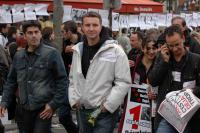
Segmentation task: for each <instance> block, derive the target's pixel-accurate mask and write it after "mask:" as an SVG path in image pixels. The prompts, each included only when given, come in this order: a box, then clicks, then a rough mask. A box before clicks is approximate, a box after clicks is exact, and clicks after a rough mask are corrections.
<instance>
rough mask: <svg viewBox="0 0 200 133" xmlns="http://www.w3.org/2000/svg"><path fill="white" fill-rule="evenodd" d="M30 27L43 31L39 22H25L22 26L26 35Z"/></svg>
mask: <svg viewBox="0 0 200 133" xmlns="http://www.w3.org/2000/svg"><path fill="white" fill-rule="evenodd" d="M28 27H38V28H39V30H40V31H41V29H42V27H41V24H40V22H39V21H37V20H28V21H25V22H24V23H23V24H22V30H23V33H25V32H26V31H27V28H28Z"/></svg>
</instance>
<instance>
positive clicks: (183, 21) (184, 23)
mask: <svg viewBox="0 0 200 133" xmlns="http://www.w3.org/2000/svg"><path fill="white" fill-rule="evenodd" d="M176 19H180V20H182V26H183V27H185V26H186V21H185V19H184V18H182V17H180V16H177V17H173V18H172V20H171V23H173V21H174V20H176Z"/></svg>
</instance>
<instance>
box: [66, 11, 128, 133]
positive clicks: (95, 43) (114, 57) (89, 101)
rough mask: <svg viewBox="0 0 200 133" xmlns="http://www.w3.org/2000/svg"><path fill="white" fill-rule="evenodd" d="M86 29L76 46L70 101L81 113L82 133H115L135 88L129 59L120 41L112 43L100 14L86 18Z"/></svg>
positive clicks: (91, 14)
mask: <svg viewBox="0 0 200 133" xmlns="http://www.w3.org/2000/svg"><path fill="white" fill-rule="evenodd" d="M82 30H83V32H84V35H85V37H83V42H80V43H78V44H77V45H75V46H74V47H73V49H74V52H73V60H72V67H71V70H70V75H69V79H70V85H69V91H68V92H69V95H68V96H69V102H70V105H71V107H72V108H73V109H75V110H76V111H77V117H78V118H77V119H78V124H79V128H80V132H81V133H111V132H113V129H114V126H115V124H116V121H117V116H118V108H119V106H120V104H121V103H122V102H123V100H124V97H125V95H126V94H127V92H128V89H129V88H130V86H131V76H130V68H129V63H128V59H127V56H126V54H125V53H124V51H123V49H122V48H121V47H119V46H118V45H116V41H114V40H110V37H109V34H108V31H107V30H106V28H104V27H102V19H101V16H100V15H99V14H98V13H95V12H88V13H87V14H86V15H84V16H83V18H82ZM95 111H96V112H95ZM94 112H95V113H94ZM90 118H94V119H93V122H94V123H92V124H91V121H90V120H91V119H90Z"/></svg>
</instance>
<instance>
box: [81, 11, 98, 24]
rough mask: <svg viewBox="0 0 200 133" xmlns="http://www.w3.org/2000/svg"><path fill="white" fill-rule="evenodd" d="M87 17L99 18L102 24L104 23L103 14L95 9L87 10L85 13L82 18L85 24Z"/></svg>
mask: <svg viewBox="0 0 200 133" xmlns="http://www.w3.org/2000/svg"><path fill="white" fill-rule="evenodd" d="M86 17H92V18H98V19H99V22H100V24H102V18H101V15H100V14H99V13H96V12H94V11H90V12H87V13H86V14H85V15H83V17H82V20H81V21H82V24H83V20H84V18H86Z"/></svg>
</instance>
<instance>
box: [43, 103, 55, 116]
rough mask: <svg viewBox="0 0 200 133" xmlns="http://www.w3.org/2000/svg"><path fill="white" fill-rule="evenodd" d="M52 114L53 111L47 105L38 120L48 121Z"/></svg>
mask: <svg viewBox="0 0 200 133" xmlns="http://www.w3.org/2000/svg"><path fill="white" fill-rule="evenodd" d="M53 113H54V111H53V109H52V108H51V107H50V106H49V104H46V105H45V108H44V110H43V111H42V112H41V113H40V118H42V119H49V118H51V117H52V115H53Z"/></svg>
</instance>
